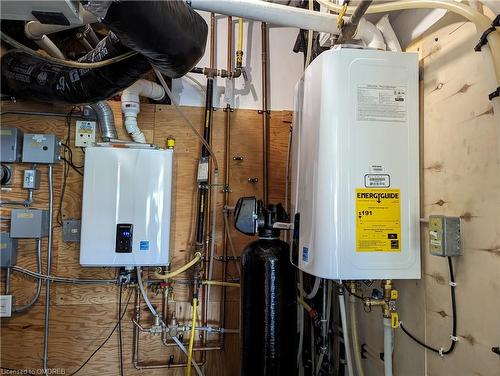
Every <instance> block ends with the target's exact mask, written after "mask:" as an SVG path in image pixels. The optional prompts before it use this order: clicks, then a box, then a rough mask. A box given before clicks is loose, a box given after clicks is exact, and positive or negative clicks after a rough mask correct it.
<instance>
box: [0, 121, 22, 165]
mask: <svg viewBox="0 0 500 376" xmlns="http://www.w3.org/2000/svg"><path fill="white" fill-rule="evenodd" d="M22 148H23V132H21V131H20V130H19V129H17V128H9V127H2V128H1V129H0V162H6V163H14V162H20V161H21V155H22V154H21V153H22Z"/></svg>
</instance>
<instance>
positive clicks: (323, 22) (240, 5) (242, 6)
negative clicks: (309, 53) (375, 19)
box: [190, 0, 339, 34]
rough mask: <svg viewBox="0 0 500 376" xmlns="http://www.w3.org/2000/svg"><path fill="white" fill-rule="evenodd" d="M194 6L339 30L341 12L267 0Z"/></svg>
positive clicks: (195, 2) (194, 0) (196, 2)
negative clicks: (298, 6)
mask: <svg viewBox="0 0 500 376" xmlns="http://www.w3.org/2000/svg"><path fill="white" fill-rule="evenodd" d="M190 3H191V6H192V7H193V8H194V9H198V10H204V11H207V12H214V13H219V14H225V15H227V16H233V17H243V18H245V19H247V20H254V21H261V22H268V23H270V24H273V25H277V26H291V27H298V28H300V29H304V30H315V31H324V32H327V33H332V34H338V33H339V30H338V27H337V16H336V15H333V14H328V13H322V12H316V11H310V10H307V9H301V8H296V7H290V6H286V5H282V4H276V3H270V2H267V1H263V0H191V1H190Z"/></svg>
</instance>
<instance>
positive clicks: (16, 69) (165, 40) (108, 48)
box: [1, 1, 208, 104]
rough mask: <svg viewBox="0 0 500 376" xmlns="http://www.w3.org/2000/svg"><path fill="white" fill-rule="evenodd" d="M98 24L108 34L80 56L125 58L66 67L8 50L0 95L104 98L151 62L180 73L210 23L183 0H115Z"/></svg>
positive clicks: (197, 55)
mask: <svg viewBox="0 0 500 376" xmlns="http://www.w3.org/2000/svg"><path fill="white" fill-rule="evenodd" d="M102 23H103V24H104V25H106V27H107V28H108V29H109V30H110V31H109V33H108V35H107V36H106V37H105V38H104V39H102V40H101V41H100V43H99V44H98V45H97V46H96V47H95V48H94V49H93V50H92V51H90V52H89V53H87V54H86V55H85V56H83V57H82V58H80V59H79V60H78V61H80V62H85V63H90V62H99V61H103V60H107V59H110V58H113V57H116V56H119V55H122V54H124V53H126V52H129V51H130V50H133V51H136V52H138V54H137V55H134V56H132V57H130V58H128V59H125V60H122V61H119V62H116V63H113V64H111V65H107V66H103V67H100V68H94V69H82V68H73V67H68V66H65V65H62V64H57V63H53V62H50V61H47V60H45V59H43V58H41V57H35V56H31V55H29V54H27V53H26V52H23V51H20V50H11V51H9V52H7V53H6V54H4V55H3V56H2V59H1V78H2V94H8V95H11V96H15V97H18V98H24V99H32V100H38V101H43V102H52V103H65V104H83V103H94V102H97V101H100V100H104V99H108V98H110V97H112V96H113V95H115V94H117V93H118V92H120V91H122V90H123V89H125V88H126V87H128V86H130V85H131V84H132V83H134V82H135V81H136V80H137V79H138V78H139V77H140V76H141V75H142V74H144V73H146V72H148V71H149V70H150V69H151V65H153V66H154V67H155V68H158V69H159V70H160V71H161V72H162V73H164V74H165V75H167V76H169V77H171V78H178V77H181V76H183V75H184V74H186V73H187V72H189V71H190V70H191V69H192V68H193V67H194V66H195V65H196V63H197V62H198V61H199V60H200V59H201V57H202V56H203V54H204V52H205V45H206V40H207V34H208V26H207V24H206V23H205V21H204V20H203V18H202V17H201V16H200V15H199V14H198V13H196V12H195V11H194V10H193V9H192V8H191V7H190V6H188V5H187V4H186V3H185V2H184V1H120V2H113V3H112V4H111V5H110V7H109V9H108V10H107V13H106V16H105V18H104V19H103V20H102Z"/></svg>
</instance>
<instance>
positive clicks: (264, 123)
mask: <svg viewBox="0 0 500 376" xmlns="http://www.w3.org/2000/svg"><path fill="white" fill-rule="evenodd" d="M260 25H261V26H260V29H261V38H262V40H261V46H262V139H263V140H262V141H263V142H262V144H263V150H262V156H263V158H262V164H263V166H262V167H263V175H264V176H263V179H262V182H263V187H262V189H263V201H264V206H266V207H267V205H268V193H269V187H268V174H269V172H268V153H269V118H268V115H269V113H268V112H269V110H268V104H267V89H268V88H267V56H268V45H267V39H268V35H267V34H268V33H267V24H266V23H265V22H262V23H261V24H260Z"/></svg>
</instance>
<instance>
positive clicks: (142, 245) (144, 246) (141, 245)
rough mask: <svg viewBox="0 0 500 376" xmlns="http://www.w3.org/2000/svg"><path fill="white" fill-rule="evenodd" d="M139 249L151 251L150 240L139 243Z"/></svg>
mask: <svg viewBox="0 0 500 376" xmlns="http://www.w3.org/2000/svg"><path fill="white" fill-rule="evenodd" d="M139 249H140V250H141V251H149V240H141V241H140V242H139Z"/></svg>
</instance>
